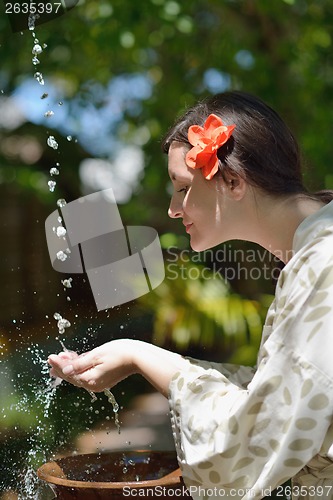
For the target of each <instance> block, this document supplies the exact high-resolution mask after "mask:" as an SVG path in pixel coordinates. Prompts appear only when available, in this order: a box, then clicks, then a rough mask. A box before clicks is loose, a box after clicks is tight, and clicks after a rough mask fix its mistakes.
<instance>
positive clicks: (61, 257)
mask: <svg viewBox="0 0 333 500" xmlns="http://www.w3.org/2000/svg"><path fill="white" fill-rule="evenodd" d="M57 259H58V260H61V262H65V260H66V259H67V254H65V252H63V251H62V250H59V252H58V253H57Z"/></svg>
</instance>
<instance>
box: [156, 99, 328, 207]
mask: <svg viewBox="0 0 333 500" xmlns="http://www.w3.org/2000/svg"><path fill="white" fill-rule="evenodd" d="M211 113H214V114H215V115H217V116H219V117H220V118H221V119H222V120H223V123H224V124H225V125H232V124H235V125H236V128H235V129H234V131H233V134H232V136H231V138H230V139H229V140H228V141H227V142H226V144H224V145H223V146H222V147H221V148H220V149H219V150H218V153H217V155H218V158H219V160H220V161H219V168H220V171H221V175H222V176H223V177H224V174H225V173H227V172H229V173H236V174H237V175H239V176H241V177H243V178H245V179H246V180H247V182H249V183H251V184H252V185H254V186H257V187H259V188H261V189H262V190H264V191H266V192H267V193H270V194H273V195H284V194H289V193H304V194H307V191H306V189H305V187H304V186H303V181H302V166H301V155H300V151H299V147H298V144H297V141H296V140H295V138H294V136H293V134H292V133H291V131H290V130H289V128H288V127H287V125H286V124H285V123H284V121H283V120H282V119H281V117H280V116H279V115H278V114H277V113H276V112H275V111H274V110H273V109H272V108H270V107H269V106H268V105H267V104H265V103H264V102H263V101H262V100H261V99H259V98H257V97H255V96H252V95H250V94H247V93H245V92H238V91H234V92H225V93H222V94H217V95H215V96H212V97H208V98H207V99H205V100H203V101H200V102H199V103H198V104H196V105H195V106H193V107H192V108H190V109H188V111H187V112H186V113H185V114H184V115H183V116H182V117H181V118H180V119H178V120H177V121H176V123H175V124H174V125H173V127H172V128H171V129H170V130H169V132H168V133H167V134H166V136H165V138H164V140H163V143H162V149H163V151H164V152H165V153H168V151H169V148H170V145H171V143H172V142H173V141H177V142H181V143H184V144H186V145H188V146H189V147H191V145H190V143H189V141H188V137H187V133H188V129H189V127H190V126H191V125H201V126H203V124H204V122H205V121H206V119H207V117H208V116H209V115H210V114H211ZM314 196H316V197H318V198H320V199H321V200H322V201H323V202H324V203H328V202H329V201H331V200H332V199H333V191H321V192H319V193H316V194H315V195H314Z"/></svg>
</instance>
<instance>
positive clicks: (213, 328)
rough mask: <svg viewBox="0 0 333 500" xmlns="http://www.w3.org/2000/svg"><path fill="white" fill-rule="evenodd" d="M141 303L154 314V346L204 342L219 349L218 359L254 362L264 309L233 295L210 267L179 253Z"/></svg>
mask: <svg viewBox="0 0 333 500" xmlns="http://www.w3.org/2000/svg"><path fill="white" fill-rule="evenodd" d="M140 302H141V303H142V304H143V305H144V306H145V307H146V308H148V310H151V311H153V312H154V318H155V324H154V341H155V342H156V343H157V344H159V345H169V346H170V345H171V346H176V347H177V349H180V350H182V351H186V350H187V349H188V348H189V347H194V348H198V347H200V346H201V348H202V347H203V346H204V348H205V349H207V350H208V351H209V352H211V353H212V352H213V350H214V349H215V350H216V348H217V347H218V352H219V359H221V356H222V357H224V358H228V357H230V356H231V355H232V356H233V358H232V359H233V361H237V362H238V361H242V362H243V364H255V361H256V352H257V349H258V344H259V341H260V336H261V330H262V322H263V316H262V312H263V307H260V304H259V303H258V302H257V301H253V300H249V299H247V298H244V297H241V296H240V295H238V294H235V293H233V292H232V291H231V290H230V287H229V286H228V284H227V283H226V282H225V281H224V279H223V277H222V276H216V274H214V273H213V272H212V271H211V270H210V269H209V268H208V267H204V266H202V265H198V264H197V265H194V264H193V263H190V262H189V261H186V260H184V259H182V258H181V257H180V258H179V259H178V260H177V261H175V262H173V264H172V267H171V266H170V265H167V266H166V278H165V280H164V282H163V283H162V284H161V285H160V286H159V287H157V288H156V289H155V290H154V291H153V292H151V293H149V294H148V295H145V296H143V297H142V298H141V299H140ZM250 341H251V343H250ZM240 349H241V350H240Z"/></svg>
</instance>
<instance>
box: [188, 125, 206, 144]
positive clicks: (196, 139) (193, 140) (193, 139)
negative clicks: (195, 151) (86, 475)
mask: <svg viewBox="0 0 333 500" xmlns="http://www.w3.org/2000/svg"><path fill="white" fill-rule="evenodd" d="M204 136H205V133H204V129H203V128H202V127H200V126H199V125H192V126H191V127H190V128H189V129H188V140H189V143H190V144H192V146H197V145H198V144H200V141H201V140H202V138H203V137H204Z"/></svg>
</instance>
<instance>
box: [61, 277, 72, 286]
mask: <svg viewBox="0 0 333 500" xmlns="http://www.w3.org/2000/svg"><path fill="white" fill-rule="evenodd" d="M72 281H73V278H68V279H65V280H61V283H62V284H63V285H64V287H66V288H72Z"/></svg>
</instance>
